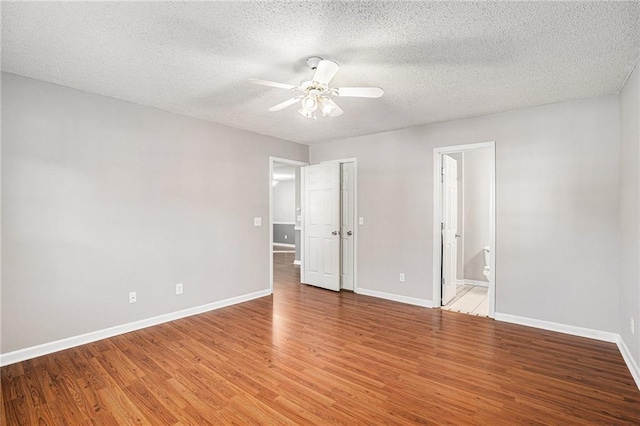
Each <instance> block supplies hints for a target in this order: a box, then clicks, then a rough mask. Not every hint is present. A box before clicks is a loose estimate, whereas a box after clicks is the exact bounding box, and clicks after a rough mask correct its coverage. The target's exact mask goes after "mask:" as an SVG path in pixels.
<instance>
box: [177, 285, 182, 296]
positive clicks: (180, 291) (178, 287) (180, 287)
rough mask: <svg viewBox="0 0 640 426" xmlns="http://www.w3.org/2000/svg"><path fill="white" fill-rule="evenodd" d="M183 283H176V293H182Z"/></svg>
mask: <svg viewBox="0 0 640 426" xmlns="http://www.w3.org/2000/svg"><path fill="white" fill-rule="evenodd" d="M182 290H183V288H182V283H178V284H176V294H182Z"/></svg>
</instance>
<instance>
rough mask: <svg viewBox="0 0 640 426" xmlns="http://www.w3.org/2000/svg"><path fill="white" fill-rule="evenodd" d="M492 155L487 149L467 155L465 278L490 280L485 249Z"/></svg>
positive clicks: (465, 178) (465, 155)
mask: <svg viewBox="0 0 640 426" xmlns="http://www.w3.org/2000/svg"><path fill="white" fill-rule="evenodd" d="M491 155H492V151H491V150H487V149H482V150H473V151H466V152H465V153H464V160H463V162H462V167H463V169H464V172H463V179H464V194H463V196H464V204H463V205H464V211H463V217H464V225H463V229H464V234H462V237H463V239H464V272H463V274H464V278H465V279H467V280H474V281H485V282H488V281H489V280H488V279H487V277H485V276H484V274H483V271H484V247H485V246H488V245H489V244H490V237H491V236H490V232H489V219H490V218H489V214H490V212H491V210H490V207H491V206H490V201H491Z"/></svg>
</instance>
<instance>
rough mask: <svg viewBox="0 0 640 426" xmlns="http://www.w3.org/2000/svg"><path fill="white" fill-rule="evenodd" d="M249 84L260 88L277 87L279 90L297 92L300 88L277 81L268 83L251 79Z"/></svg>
mask: <svg viewBox="0 0 640 426" xmlns="http://www.w3.org/2000/svg"><path fill="white" fill-rule="evenodd" d="M249 83H253V84H259V85H260V86H269V87H277V88H279V89H289V90H295V89H297V88H298V87H297V86H293V85H291V84H285V83H277V82H275V81H268V80H259V79H257V78H250V79H249Z"/></svg>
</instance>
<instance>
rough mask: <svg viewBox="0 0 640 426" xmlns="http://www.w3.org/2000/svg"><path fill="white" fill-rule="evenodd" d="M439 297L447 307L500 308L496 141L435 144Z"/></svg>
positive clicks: (489, 312) (485, 312)
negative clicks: (497, 302) (497, 294)
mask: <svg viewBox="0 0 640 426" xmlns="http://www.w3.org/2000/svg"><path fill="white" fill-rule="evenodd" d="M434 167H435V168H434V170H435V171H436V174H434V176H436V177H437V178H436V179H435V180H434V194H435V196H434V200H435V203H434V217H435V218H436V221H435V224H434V225H435V226H434V232H436V234H435V235H436V236H437V235H439V236H440V238H437V237H436V238H435V240H436V241H435V242H434V245H435V247H434V253H435V255H434V271H435V272H434V295H435V296H434V298H435V300H437V301H439V306H441V308H442V309H446V310H450V311H456V312H461V313H466V314H471V315H478V316H489V317H493V316H494V313H495V279H494V276H495V261H494V259H495V257H494V254H495V250H494V247H495V202H494V200H495V197H494V194H495V145H494V143H493V142H490V143H482V144H473V145H462V146H455V147H447V148H436V149H435V150H434Z"/></svg>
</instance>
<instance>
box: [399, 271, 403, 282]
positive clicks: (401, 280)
mask: <svg viewBox="0 0 640 426" xmlns="http://www.w3.org/2000/svg"><path fill="white" fill-rule="evenodd" d="M400 282H401V283H403V282H404V272H400Z"/></svg>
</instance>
